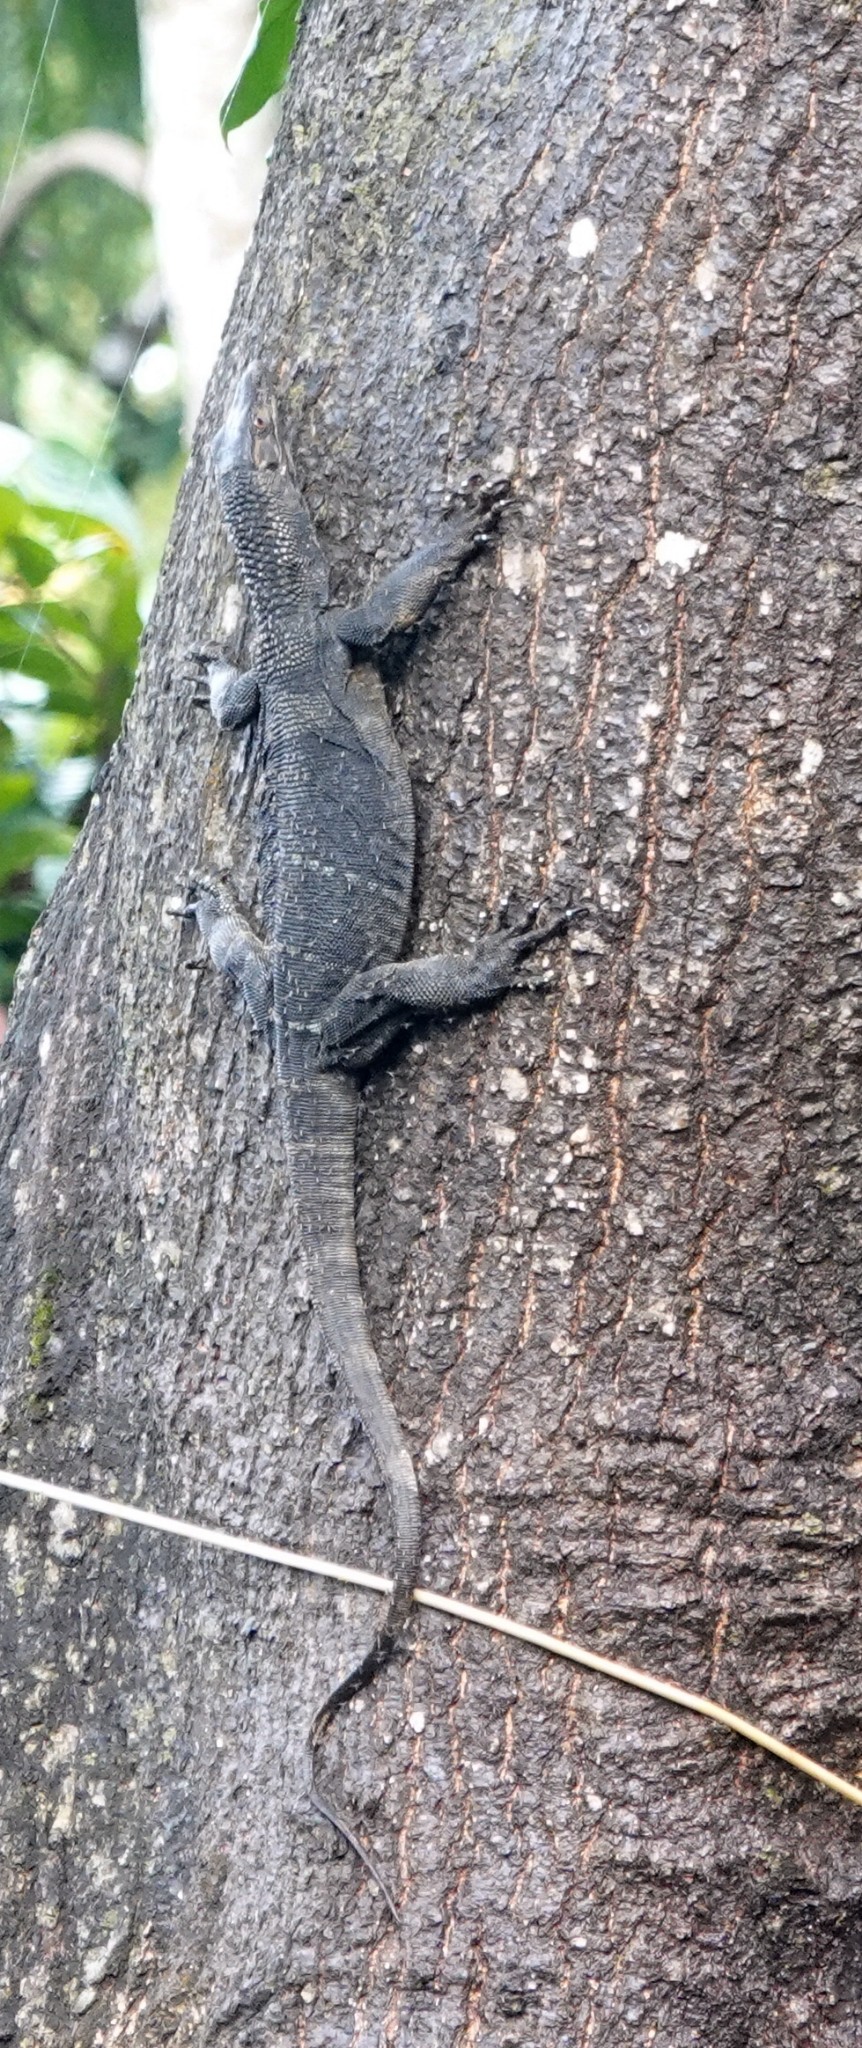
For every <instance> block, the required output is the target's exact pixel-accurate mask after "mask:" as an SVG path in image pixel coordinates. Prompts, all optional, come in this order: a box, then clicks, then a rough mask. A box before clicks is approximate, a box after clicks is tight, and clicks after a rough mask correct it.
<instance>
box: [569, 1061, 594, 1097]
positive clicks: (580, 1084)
mask: <svg viewBox="0 0 862 2048" xmlns="http://www.w3.org/2000/svg"><path fill="white" fill-rule="evenodd" d="M589 1092H590V1077H589V1074H585V1073H584V1070H583V1068H582V1067H578V1068H577V1070H576V1071H575V1073H574V1074H573V1075H572V1093H573V1094H574V1095H589Z"/></svg>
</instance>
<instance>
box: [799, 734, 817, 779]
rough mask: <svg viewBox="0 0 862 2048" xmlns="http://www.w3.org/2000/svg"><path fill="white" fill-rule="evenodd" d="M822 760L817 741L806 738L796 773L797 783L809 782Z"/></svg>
mask: <svg viewBox="0 0 862 2048" xmlns="http://www.w3.org/2000/svg"><path fill="white" fill-rule="evenodd" d="M822 760H823V748H822V746H821V744H820V741H819V740H815V739H811V738H808V739H807V740H806V741H805V742H804V745H803V748H802V759H801V761H800V763H799V767H798V769H797V771H796V779H797V782H810V781H811V777H812V775H816V774H817V770H818V768H819V767H820V765H821V763H822Z"/></svg>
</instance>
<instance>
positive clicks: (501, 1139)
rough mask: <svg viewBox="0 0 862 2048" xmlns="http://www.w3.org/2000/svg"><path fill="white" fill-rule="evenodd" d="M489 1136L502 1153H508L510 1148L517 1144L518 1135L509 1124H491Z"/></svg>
mask: <svg viewBox="0 0 862 2048" xmlns="http://www.w3.org/2000/svg"><path fill="white" fill-rule="evenodd" d="M491 1136H492V1138H493V1140H494V1143H495V1145H499V1147H500V1150H501V1151H502V1152H508V1151H509V1148H510V1146H512V1145H514V1144H515V1143H516V1142H517V1137H518V1133H517V1131H513V1130H512V1128H511V1126H510V1125H509V1124H492V1125H491Z"/></svg>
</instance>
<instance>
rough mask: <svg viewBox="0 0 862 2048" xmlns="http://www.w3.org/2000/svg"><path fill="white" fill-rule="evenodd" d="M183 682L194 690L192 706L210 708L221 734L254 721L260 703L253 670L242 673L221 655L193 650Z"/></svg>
mask: <svg viewBox="0 0 862 2048" xmlns="http://www.w3.org/2000/svg"><path fill="white" fill-rule="evenodd" d="M182 679H183V680H184V681H189V682H191V683H192V684H193V686H194V695H193V699H192V702H193V703H195V704H205V705H208V706H209V709H210V711H211V712H212V715H213V717H214V719H215V721H216V724H217V725H218V726H220V727H221V730H222V732H226V731H228V730H229V729H232V728H234V727H236V726H240V725H248V724H249V722H250V720H251V719H252V718H253V717H254V715H255V712H256V710H257V707H258V703H259V701H260V683H259V680H258V677H257V675H256V673H255V671H254V669H246V670H244V671H243V670H242V669H238V668H235V667H234V664H233V662H231V661H225V660H224V658H223V656H222V655H220V654H215V653H213V652H211V651H209V650H207V649H205V648H198V647H192V648H190V649H189V652H188V654H187V655H186V657H185V663H184V666H183V670H182Z"/></svg>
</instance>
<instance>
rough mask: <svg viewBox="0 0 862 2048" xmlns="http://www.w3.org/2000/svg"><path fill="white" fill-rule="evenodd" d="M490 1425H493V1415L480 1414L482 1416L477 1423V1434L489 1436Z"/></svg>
mask: <svg viewBox="0 0 862 2048" xmlns="http://www.w3.org/2000/svg"><path fill="white" fill-rule="evenodd" d="M490 1427H491V1417H490V1415H480V1417H479V1420H478V1422H477V1424H476V1435H477V1436H487V1434H488V1431H489V1429H490Z"/></svg>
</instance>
